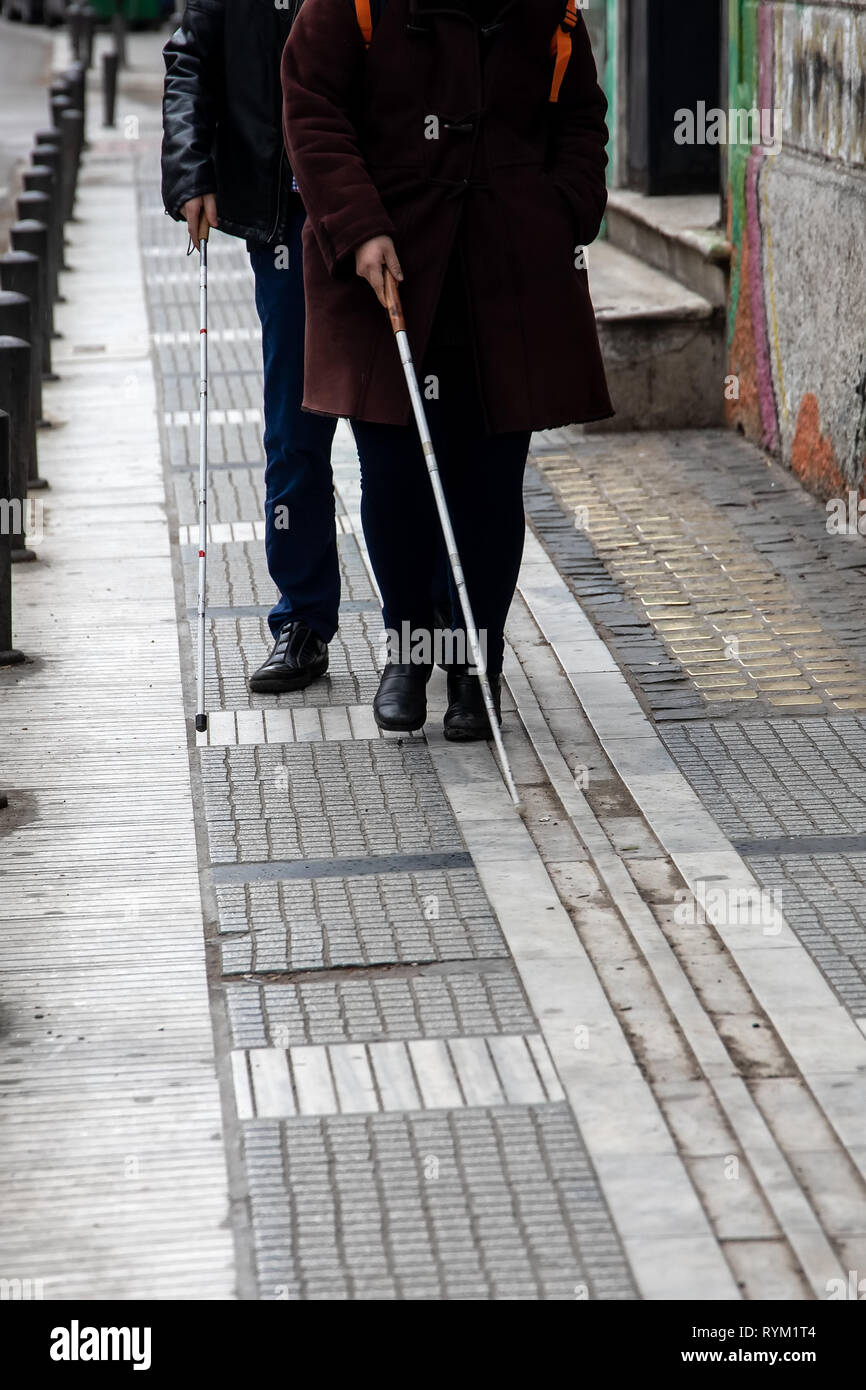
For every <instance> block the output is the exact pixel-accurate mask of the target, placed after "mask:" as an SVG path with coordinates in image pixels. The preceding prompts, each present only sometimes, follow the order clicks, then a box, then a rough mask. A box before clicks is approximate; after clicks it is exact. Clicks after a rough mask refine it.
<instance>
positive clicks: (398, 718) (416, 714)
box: [373, 661, 433, 734]
mask: <svg viewBox="0 0 866 1390" xmlns="http://www.w3.org/2000/svg"><path fill="white" fill-rule="evenodd" d="M432 670H433V668H432V666H421V665H419V664H418V663H417V662H415V663H413V662H410V661H407V662H396V661H389V662H388V664H387V666H386V667H385V669H384V671H383V672H382V679H381V680H380V682H379V689H378V690H377V691H376V698H375V699H374V700H373V717H374V718H375V720H376V723H377V724H378V725H379V728H380V729H393V730H396V731H397V732H398V733H407V734H408V733H411V732H412V731H413V730H414V729H421V728H423V727H424V723H425V721H426V719H427V682H428V681H429V679H430V673H431V671H432Z"/></svg>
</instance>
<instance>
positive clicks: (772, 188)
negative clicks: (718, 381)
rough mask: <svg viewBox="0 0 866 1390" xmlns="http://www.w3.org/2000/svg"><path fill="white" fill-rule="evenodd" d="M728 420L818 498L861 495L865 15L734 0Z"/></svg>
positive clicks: (845, 3)
mask: <svg viewBox="0 0 866 1390" xmlns="http://www.w3.org/2000/svg"><path fill="white" fill-rule="evenodd" d="M729 23H730V97H731V104H732V105H733V106H737V107H745V108H751V107H753V106H757V107H758V108H760V109H764V108H769V109H776V108H779V109H781V112H782V132H781V136H782V138H781V147H780V148H778V149H772V148H761V147H757V148H754V149H752V150H749V149H747V148H745V147H734V148H732V149H731V150H730V151H729V154H730V196H729V200H728V218H729V235H730V238H731V241H732V243H733V246H734V262H733V273H732V281H731V297H730V312H729V325H728V327H729V358H730V371H731V372H732V373H733V374H735V375H736V376H737V377H738V378H739V392H740V394H739V399H738V400H736V401H732V402H730V403H729V407H728V408H729V413H730V420H731V422H732V423H734V424H738V425H740V426H741V427H742V428H743V429H744V431H745V432H746V434H747V435H748V436H749V437H750V438H752V439H754V440H755V441H756V442H757V443H759V444H761V445H762V446H764V447H766V448H768V449H769V450H771V451H772V452H773V453H776V454H778V455H779V456H780V457H781V458H782V459H783V460H784V461H785V462H786V463H788V464H789V465H790V466H791V467H792V468H793V469H794V471H795V472H796V473H797V474H799V476H800V477H801V478H802V479H803V481H804V482H805V483H806V484H807V485H808V486H810V487H811V488H813V489H814V490H815V491H817V492H819V493H821V494H822V495H824V496H835V495H839V494H840V493H842V492H845V491H847V490H848V489H849V488H850V487H854V488H857V489H861V488H864V486H866V480H864V475H866V3H864V0H835V3H822V4H810V3H791V2H790V0H787V2H785V0H731V3H730V8H729Z"/></svg>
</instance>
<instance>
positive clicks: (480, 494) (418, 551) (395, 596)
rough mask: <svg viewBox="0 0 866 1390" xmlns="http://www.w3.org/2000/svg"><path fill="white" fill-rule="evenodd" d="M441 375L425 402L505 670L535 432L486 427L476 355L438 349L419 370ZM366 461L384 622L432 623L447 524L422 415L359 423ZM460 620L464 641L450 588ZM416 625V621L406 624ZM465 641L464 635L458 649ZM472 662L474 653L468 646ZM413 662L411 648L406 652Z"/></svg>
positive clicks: (420, 626) (399, 628) (491, 642)
mask: <svg viewBox="0 0 866 1390" xmlns="http://www.w3.org/2000/svg"><path fill="white" fill-rule="evenodd" d="M431 376H435V377H437V378H438V389H439V398H438V400H436V399H434V400H425V402H424V405H425V409H426V411H427V418H428V421H429V424H430V433H431V435H432V438H433V445H434V448H435V450H436V458H437V461H438V464H439V471H440V474H441V476H442V485H443V488H444V491H445V495H446V498H447V501H448V507H449V511H450V514H451V521H452V524H453V527H454V535H455V539H456V541H457V549H458V551H459V552H460V559H461V561H462V564H463V572H464V574H465V576H466V587H467V589H468V591H469V598H470V602H471V604H472V611H473V617H474V618H475V623H476V626H477V627H478V628H479V629H480V630H482V631H483V632H484V633H485V634H486V635H485V638H484V645H485V648H486V659H487V666H488V670H489V671H490V672H491V674H497V673H498V672H500V671H501V669H502V656H503V649H504V641H503V631H504V628H505V619H506V617H507V615H508V609H509V606H510V604H511V600H512V598H513V596H514V589H515V586H516V584H517V575H518V572H519V569H520V560H521V556H522V554H523V542H524V536H525V519H524V513H523V473H524V469H525V466H526V456H527V453H528V452H529V438H530V436H529V433H528V432H525V433H524V432H520V433H514V434H499V435H488V434H486V433H485V431H484V425H483V420H482V417H481V410H480V405H479V402H478V395H477V391H476V389H475V376H474V369H473V368H472V364H471V359H470V360H467V358H466V355H465V354H464V353H463V352H459V351H451V352H443V351H441V350H440V353H439V355H438V357H437V358H436V359H435V361H434V362H433V363H430V362H428V363H425V364H424V367H423V369H422V371H421V372H419V378H420V381H421V389H422V394H423V393H424V391H425V382H427V383H429V381H430V378H431ZM352 429H353V431H354V435H355V441H356V443H357V446H358V454H359V457H360V460H361V520H362V523H363V526H364V536H365V538H366V541H367V548H368V550H369V552H370V559H371V561H372V565H373V570H374V573H375V575H376V580H377V582H378V584H379V588H380V589H381V591H382V600H383V610H382V616H383V620H384V624H385V628H386V630H389V631H392V632H395V633H398V634H402V633H404V632H410V633H411V632H413V631H419V632H420V631H429V630H430V629H431V628H432V627H433V626H434V619H433V609H432V602H431V593H432V592H433V591H434V589H435V587H436V582H435V576H436V573H437V570H438V567H439V566H440V565H441V539H440V537H441V531H440V527H439V520H438V516H437V513H436V504H435V501H434V497H433V490H432V488H431V486H430V479H429V477H428V473H427V467H426V464H425V462H424V455H423V452H422V450H421V445H420V443H419V439H418V432H417V430H416V429H415V425H414V422H413V423H412V424H410V425H407V426H394V425H372V424H367V423H365V422H364V421H361V420H354V421H353V422H352ZM451 590H452V591H451V606H452V613H453V618H454V622H453V628H454V631H455V634H457V636H458V638H460V639H461V641H462V642H463V643H465V629H464V624H463V616H462V612H461V609H460V603H459V600H458V598H457V594H456V591H455V590H454V588H453V585H452V586H451ZM406 624H408V627H406V626H404V625H406ZM461 641H458V642H457V643H456V649H457V650H458V651H459V650H460V646H461ZM465 650H466V652H467V660H470V661H471V655H470V654H469V649H468V647H466V648H465ZM392 659H395V660H396V659H402V660H408V659H409V656H408V655H407V654H406V652H405V649H403V650H401V654H400V657H397V656H396V654H395V653H394V652H393V651H392Z"/></svg>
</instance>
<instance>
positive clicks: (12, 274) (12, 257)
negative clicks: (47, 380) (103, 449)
mask: <svg viewBox="0 0 866 1390" xmlns="http://www.w3.org/2000/svg"><path fill="white" fill-rule="evenodd" d="M0 289H2V290H11V291H12V292H13V293H14V294H20V295H23V296H24V298H25V299H26V300H27V310H28V316H27V323H28V331H27V333H26V334H25V333H22V334H19V333H14V334H12V336H13V337H15V338H18V337H23V338H24V339H25V340H26V341H27V342H28V343H30V344H31V346H32V348H33V352H32V353H31V359H30V360H31V384H30V392H31V402H32V404H33V409H34V413H35V419H36V421H37V422H41V418H42V343H41V342H40V335H41V318H40V315H39V262H38V260H37V259H36V257H35V256H31V255H30V253H29V252H28V251H7V252H6V254H5V256H0ZM34 437H35V436H34ZM35 473H36V466H35V461H34V462H33V463H32V464H31V476H34V475H35Z"/></svg>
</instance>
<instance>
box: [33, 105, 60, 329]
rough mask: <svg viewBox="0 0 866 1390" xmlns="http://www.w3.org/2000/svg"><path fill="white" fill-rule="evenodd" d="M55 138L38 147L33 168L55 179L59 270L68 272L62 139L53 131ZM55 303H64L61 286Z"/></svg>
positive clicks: (55, 293)
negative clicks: (41, 170)
mask: <svg viewBox="0 0 866 1390" xmlns="http://www.w3.org/2000/svg"><path fill="white" fill-rule="evenodd" d="M52 135H53V136H54V137H55V139H54V143H52V144H50V145H49V144H45V145H37V146H36V148H35V149H34V150H32V152H31V156H30V157H31V160H32V167H33V169H34V170H36V169H43V168H44V169H49V170H50V171H51V174H52V176H53V179H54V185H53V192H54V218H55V222H56V224H57V242H56V245H57V269H58V270H66V269H67V266H66V260H65V253H66V242H65V240H64V237H63V170H62V168H61V157H62V156H61V152H60V139H59V136H58V135H57V132H56V131H52ZM24 187H25V188H28V187H29V184H28V183H27V174H26V173H25V175H24ZM54 300H55V303H63V296H62V295H61V294H60V289H59V286H58V285H57V284H56V283H55V287H54Z"/></svg>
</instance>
